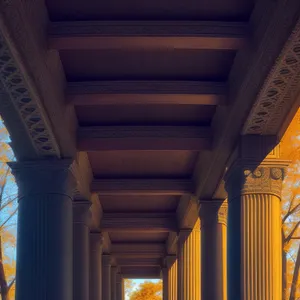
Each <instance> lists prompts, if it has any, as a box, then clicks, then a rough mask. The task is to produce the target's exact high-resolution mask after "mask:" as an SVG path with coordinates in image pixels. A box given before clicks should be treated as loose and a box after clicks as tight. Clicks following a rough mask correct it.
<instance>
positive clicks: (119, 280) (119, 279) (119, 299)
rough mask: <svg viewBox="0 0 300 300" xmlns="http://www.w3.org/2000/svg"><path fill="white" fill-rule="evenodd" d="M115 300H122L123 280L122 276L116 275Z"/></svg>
mask: <svg viewBox="0 0 300 300" xmlns="http://www.w3.org/2000/svg"><path fill="white" fill-rule="evenodd" d="M117 300H124V280H123V276H122V274H120V273H118V274H117Z"/></svg>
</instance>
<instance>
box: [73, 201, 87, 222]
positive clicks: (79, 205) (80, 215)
mask: <svg viewBox="0 0 300 300" xmlns="http://www.w3.org/2000/svg"><path fill="white" fill-rule="evenodd" d="M90 207H91V202H90V201H88V200H82V201H74V202H73V223H81V224H85V225H88V223H89V221H90V218H91V212H90Z"/></svg>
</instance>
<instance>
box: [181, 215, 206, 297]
mask: <svg viewBox="0 0 300 300" xmlns="http://www.w3.org/2000/svg"><path fill="white" fill-rule="evenodd" d="M200 275H201V273H200V222H199V219H198V221H197V222H196V225H195V227H194V228H193V230H181V231H180V233H179V241H178V300H196V299H200V290H201V287H200V286H201V276H200Z"/></svg>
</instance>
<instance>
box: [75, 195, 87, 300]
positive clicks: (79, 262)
mask: <svg viewBox="0 0 300 300" xmlns="http://www.w3.org/2000/svg"><path fill="white" fill-rule="evenodd" d="M89 208H90V202H89V201H75V202H74V203H73V299H74V300H87V299H89V275H90V274H89V272H90V266H89V258H90V257H89V256H90V253H89V250H90V245H89V227H88V222H89Z"/></svg>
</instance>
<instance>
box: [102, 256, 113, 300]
mask: <svg viewBox="0 0 300 300" xmlns="http://www.w3.org/2000/svg"><path fill="white" fill-rule="evenodd" d="M102 300H111V256H110V255H109V254H104V255H102Z"/></svg>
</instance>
